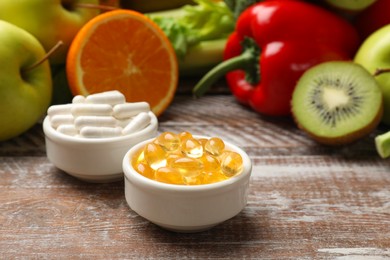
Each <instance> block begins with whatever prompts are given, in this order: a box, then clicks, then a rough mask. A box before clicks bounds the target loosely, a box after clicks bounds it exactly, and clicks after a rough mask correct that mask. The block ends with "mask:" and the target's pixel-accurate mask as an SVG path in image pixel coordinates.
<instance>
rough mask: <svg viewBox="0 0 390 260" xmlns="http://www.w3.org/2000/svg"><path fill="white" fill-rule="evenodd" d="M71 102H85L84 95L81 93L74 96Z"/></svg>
mask: <svg viewBox="0 0 390 260" xmlns="http://www.w3.org/2000/svg"><path fill="white" fill-rule="evenodd" d="M72 103H73V104H82V103H85V97H84V96H82V95H77V96H74V97H73V99H72Z"/></svg>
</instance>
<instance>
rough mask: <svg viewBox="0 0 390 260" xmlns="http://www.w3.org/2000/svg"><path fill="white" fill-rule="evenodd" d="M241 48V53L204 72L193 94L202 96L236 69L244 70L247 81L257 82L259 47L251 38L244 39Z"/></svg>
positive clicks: (258, 76) (258, 74) (258, 78)
mask: <svg viewBox="0 0 390 260" xmlns="http://www.w3.org/2000/svg"><path fill="white" fill-rule="evenodd" d="M243 48H244V51H243V52H242V53H241V55H239V56H236V57H233V58H230V59H228V60H225V61H223V62H221V63H219V64H218V65H217V66H215V67H214V68H213V69H211V70H210V71H209V72H208V73H206V75H204V76H203V77H202V78H201V79H200V81H199V82H198V83H197V84H196V85H195V87H194V89H193V90H192V93H193V95H194V96H195V97H201V96H203V95H204V94H205V93H206V92H207V90H208V89H209V88H210V87H211V86H212V85H213V84H214V83H215V82H217V80H219V79H220V78H222V77H223V76H224V75H225V74H226V73H228V72H230V71H233V70H238V69H242V70H244V71H246V73H247V81H249V82H250V83H252V84H255V83H257V82H258V81H259V80H260V69H259V62H258V61H259V55H260V49H259V47H258V46H257V44H256V43H255V42H254V40H253V39H251V38H245V39H244V41H243Z"/></svg>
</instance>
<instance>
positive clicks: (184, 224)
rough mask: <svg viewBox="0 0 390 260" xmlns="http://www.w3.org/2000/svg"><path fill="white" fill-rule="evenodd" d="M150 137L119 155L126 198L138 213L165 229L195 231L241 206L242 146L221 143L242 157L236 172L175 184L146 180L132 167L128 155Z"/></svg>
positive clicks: (245, 178)
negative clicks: (197, 182) (201, 181)
mask: <svg viewBox="0 0 390 260" xmlns="http://www.w3.org/2000/svg"><path fill="white" fill-rule="evenodd" d="M195 137H196V138H200V137H203V136H195ZM151 140H152V139H150V140H147V141H144V142H141V143H139V144H137V145H135V146H133V147H132V148H131V149H130V150H129V151H128V152H127V153H126V155H125V157H124V158H123V172H124V174H125V196H126V201H127V203H128V204H129V206H130V208H131V209H132V210H134V211H135V212H136V213H138V214H139V215H140V216H142V217H144V218H146V219H148V220H149V221H151V222H152V223H154V224H156V225H158V226H160V227H162V228H165V229H167V230H171V231H175V232H199V231H203V230H207V229H209V228H211V227H213V226H215V225H218V224H219V223H222V222H224V221H226V220H228V219H230V218H232V217H234V216H235V215H237V214H238V213H239V212H241V210H242V209H243V208H244V207H245V205H246V203H247V197H248V190H249V179H250V175H251V172H252V163H251V161H250V158H249V156H248V155H247V154H246V153H245V152H244V151H243V150H242V149H240V148H239V147H237V146H235V145H232V144H230V143H228V142H225V146H226V148H227V149H229V150H232V151H235V152H238V153H239V154H240V155H241V156H242V159H243V163H244V167H243V171H242V172H241V173H240V174H238V175H236V176H234V177H232V178H230V179H227V180H224V181H221V182H217V183H212V184H203V185H188V186H187V185H175V184H167V183H162V182H158V181H155V180H151V179H148V178H146V177H144V176H142V175H141V174H139V173H138V172H137V171H136V170H135V169H134V168H133V167H132V164H131V158H133V156H134V154H135V153H136V151H138V150H139V149H140V148H142V147H143V146H145V144H146V143H147V142H150V141H151Z"/></svg>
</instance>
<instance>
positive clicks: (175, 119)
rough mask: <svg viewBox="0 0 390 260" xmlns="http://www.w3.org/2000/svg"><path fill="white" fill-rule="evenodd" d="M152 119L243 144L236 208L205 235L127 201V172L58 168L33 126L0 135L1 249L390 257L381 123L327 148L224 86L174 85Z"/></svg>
mask: <svg viewBox="0 0 390 260" xmlns="http://www.w3.org/2000/svg"><path fill="white" fill-rule="evenodd" d="M218 93H219V92H218ZM159 120H160V121H159V122H160V125H159V132H162V131H174V132H179V131H190V132H192V133H194V134H201V135H208V136H219V137H221V138H223V139H224V140H226V141H229V142H232V143H235V144H237V145H239V146H241V147H242V148H243V149H244V150H246V151H247V153H248V154H249V155H250V157H251V159H252V162H253V166H254V167H253V172H252V177H251V183H250V193H249V198H248V204H247V206H246V208H245V209H244V210H243V211H242V212H241V213H240V214H239V215H237V216H236V217H234V218H232V219H230V220H228V221H226V222H225V223H222V224H220V225H218V226H216V227H214V228H212V229H210V230H208V231H205V232H201V233H194V234H181V233H173V232H169V231H165V230H163V229H161V228H159V227H157V226H155V225H154V224H151V223H150V222H148V221H147V220H145V219H143V218H142V217H140V216H138V215H137V214H136V213H135V212H133V211H132V210H131V209H130V208H129V207H128V205H127V204H126V201H125V198H124V191H123V187H124V183H123V181H120V182H115V183H108V184H93V183H86V182H83V181H80V180H77V179H75V178H73V177H71V176H69V175H67V174H65V173H64V172H62V171H60V170H58V169H57V168H55V167H54V166H53V165H52V164H51V163H50V162H49V161H48V159H47V157H46V152H45V143H44V135H43V132H42V125H41V124H40V123H38V124H37V125H36V126H35V127H33V128H32V129H31V130H29V131H28V132H27V133H25V134H24V135H22V136H20V137H18V138H15V139H13V140H10V141H7V142H3V143H0V177H1V178H0V258H1V259H14V258H35V259H36V258H48V259H58V258H60V259H74V258H86V259H140V258H149V259H161V258H164V259H168V258H169V259H171V258H176V259H183V258H197V259H205V258H218V259H225V258H232V259H237V258H246V259H345V258H346V257H348V256H350V257H351V258H350V259H356V258H358V257H359V256H360V257H363V258H364V259H366V258H369V257H371V258H369V259H389V258H390V160H383V159H380V158H379V156H378V155H377V153H376V151H375V147H374V143H373V138H374V137H375V135H376V134H378V133H380V132H383V131H384V129H378V130H377V131H376V132H375V133H373V134H372V135H371V136H369V137H367V138H365V139H362V140H360V141H359V142H357V143H355V144H353V145H348V146H344V147H337V148H335V147H326V146H322V145H319V144H317V143H315V142H313V141H312V140H311V139H310V138H308V137H307V136H306V135H305V134H304V133H303V132H301V131H300V130H298V129H297V128H296V126H295V125H294V123H293V122H292V120H291V119H290V118H267V117H263V116H260V115H259V114H256V113H255V112H252V111H251V110H250V109H247V108H245V107H242V106H241V105H239V104H237V103H236V101H235V99H234V98H233V97H232V96H231V95H229V93H228V92H223V93H222V94H221V93H219V94H208V95H207V96H205V97H203V98H201V99H198V100H195V99H193V98H192V97H191V96H190V95H187V94H186V93H185V91H184V92H180V91H179V92H178V94H177V95H176V98H175V100H174V101H173V103H172V105H171V106H170V107H169V109H168V110H167V111H166V112H165V113H164V114H163V115H162V116H161V117H160V119H159ZM383 128H384V127H383Z"/></svg>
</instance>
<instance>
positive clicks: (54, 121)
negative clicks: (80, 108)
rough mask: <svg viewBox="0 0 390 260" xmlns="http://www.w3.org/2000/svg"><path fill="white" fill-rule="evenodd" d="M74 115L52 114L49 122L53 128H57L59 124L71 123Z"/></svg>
mask: <svg viewBox="0 0 390 260" xmlns="http://www.w3.org/2000/svg"><path fill="white" fill-rule="evenodd" d="M73 121H74V117H73V116H72V115H71V114H69V115H54V116H51V117H50V123H51V125H52V127H53V128H57V127H58V126H59V125H71V124H73Z"/></svg>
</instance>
